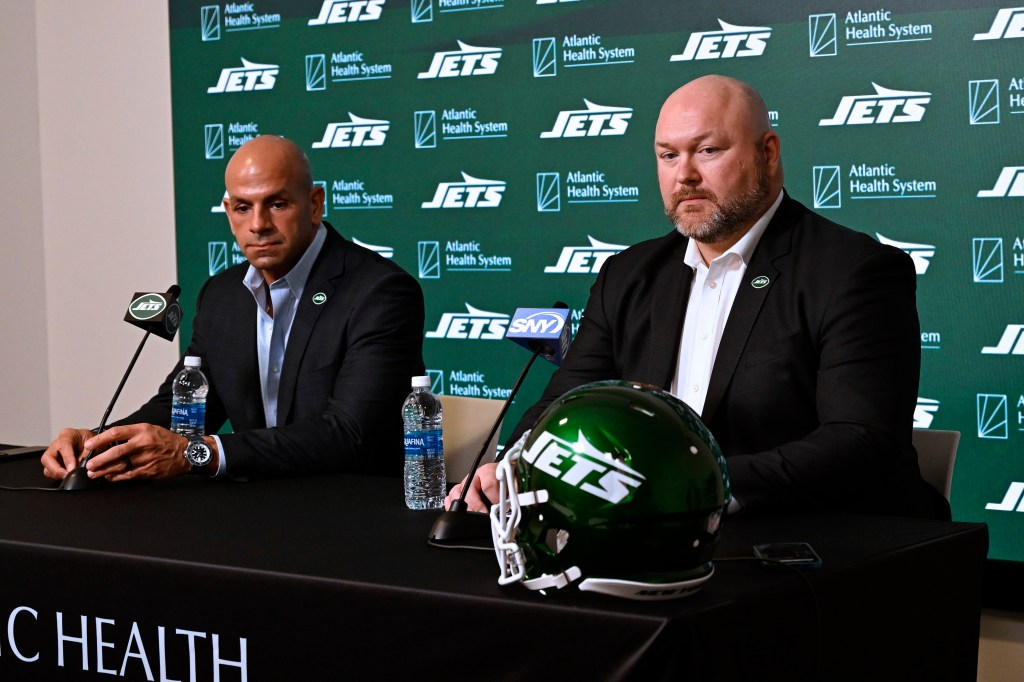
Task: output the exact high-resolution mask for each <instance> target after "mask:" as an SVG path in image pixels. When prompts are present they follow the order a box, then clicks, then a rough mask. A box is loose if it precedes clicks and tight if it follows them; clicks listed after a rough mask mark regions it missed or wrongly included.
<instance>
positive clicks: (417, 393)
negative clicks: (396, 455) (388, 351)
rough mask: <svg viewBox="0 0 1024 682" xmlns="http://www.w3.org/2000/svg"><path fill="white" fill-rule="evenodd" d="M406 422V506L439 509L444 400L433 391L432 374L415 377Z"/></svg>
mask: <svg viewBox="0 0 1024 682" xmlns="http://www.w3.org/2000/svg"><path fill="white" fill-rule="evenodd" d="M402 422H403V423H404V424H405V506H407V507H409V509H438V508H440V507H442V506H443V505H444V496H445V491H446V482H447V479H446V478H445V472H444V439H443V438H442V436H441V401H440V400H439V399H438V397H437V396H436V395H434V394H433V393H431V392H430V377H413V378H412V393H410V394H409V397H408V398H406V399H405V404H404V405H402Z"/></svg>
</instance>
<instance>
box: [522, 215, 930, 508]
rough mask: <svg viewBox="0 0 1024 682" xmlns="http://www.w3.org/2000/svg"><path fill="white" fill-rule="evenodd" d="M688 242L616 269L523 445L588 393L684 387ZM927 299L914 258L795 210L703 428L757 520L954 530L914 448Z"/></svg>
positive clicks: (631, 255)
mask: <svg viewBox="0 0 1024 682" xmlns="http://www.w3.org/2000/svg"><path fill="white" fill-rule="evenodd" d="M686 243H687V240H686V239H685V238H684V237H682V236H681V235H679V234H678V233H677V232H675V231H673V232H672V233H670V234H668V235H666V236H664V237H660V238H658V239H652V240H650V241H646V242H642V243H640V244H637V245H635V246H633V247H631V248H629V249H627V250H626V251H623V252H622V253H621V254H618V255H616V256H614V257H612V258H610V259H608V261H606V263H605V264H604V266H603V267H602V269H601V272H600V274H599V275H598V277H597V280H596V281H595V283H594V285H593V287H592V288H591V291H590V299H589V301H588V303H587V307H586V311H585V313H584V317H583V320H582V322H581V324H580V328H579V331H578V333H577V335H576V338H575V340H574V342H573V344H572V346H571V347H570V350H569V354H568V356H567V357H566V360H565V362H564V363H563V365H562V367H561V368H559V370H558V371H557V372H556V373H555V374H554V375H553V376H552V378H551V381H550V383H549V384H548V387H547V389H546V390H545V392H544V395H543V397H542V398H541V400H540V401H539V402H538V403H537V404H536V405H535V406H534V407H532V408H531V409H530V410H529V411H528V412H527V413H526V414H525V415H524V417H523V419H522V420H521V422H520V424H519V426H518V427H517V429H516V431H515V433H514V435H513V436H512V439H513V440H510V442H514V439H515V438H517V437H518V436H519V434H520V433H522V431H523V430H525V429H526V428H529V427H530V426H531V425H532V424H533V423H534V422H535V421H536V419H537V418H538V417H539V416H540V414H541V412H542V411H543V410H544V408H545V407H546V406H547V405H548V404H550V403H551V402H552V401H553V400H554V399H555V398H557V397H558V396H560V395H561V394H562V393H564V392H565V391H567V390H569V389H570V388H573V387H575V386H579V385H581V384H583V383H586V382H589V381H597V380H602V379H626V380H631V381H640V382H644V383H648V384H653V385H655V386H659V387H662V388H665V389H668V388H669V387H670V386H671V382H672V379H673V376H674V373H675V367H676V360H677V356H678V351H679V342H680V337H681V334H682V326H683V319H684V316H685V314H686V304H687V300H688V296H689V291H690V283H691V281H692V278H693V275H692V270H691V269H690V268H689V267H687V266H686V265H685V264H684V263H683V255H684V253H685V251H686ZM758 277H766V278H767V279H768V284H767V286H764V287H763V288H756V287H754V286H753V285H752V282H753V280H754V279H755V278H758ZM916 286H917V283H916V274H915V271H914V267H913V264H912V262H911V260H910V258H909V257H908V256H907V255H906V254H904V253H903V252H902V251H900V250H898V249H895V248H892V247H889V246H883V245H881V244H879V243H878V242H876V241H875V240H873V239H871V238H870V237H869V236H867V235H864V234H861V233H859V232H855V231H853V230H849V229H847V228H844V227H841V226H839V225H836V224H835V223H832V222H829V221H827V220H825V219H824V218H822V217H821V216H818V215H816V214H814V213H812V212H810V211H808V210H807V209H806V208H805V207H804V206H803V205H801V204H800V203H798V202H796V201H794V200H793V199H791V198H789V197H788V196H786V197H784V198H783V201H782V203H781V205H780V206H779V208H778V210H777V211H776V213H775V216H774V217H773V219H772V221H771V223H770V224H769V225H768V228H767V230H766V231H765V233H764V235H763V236H762V238H761V241H760V242H759V243H758V246H757V248H756V250H755V252H754V255H753V257H752V259H751V262H750V265H749V267H748V268H747V271H746V275H745V278H744V282H743V284H742V285H741V288H740V290H739V292H738V293H737V295H736V299H735V302H734V304H733V307H732V310H731V312H730V315H729V319H728V322H727V324H726V327H725V331H724V334H723V337H722V341H721V345H720V347H719V350H718V355H717V356H716V359H715V365H714V368H713V370H712V375H711V381H710V384H709V386H708V395H707V400H706V402H705V406H704V413H703V415H702V418H703V420H704V422H705V423H706V424H707V425H708V427H709V428H710V429H711V431H712V433H714V434H715V436H716V438H717V439H718V441H719V444H720V445H721V447H722V451H723V453H724V454H725V455H726V458H727V460H726V461H727V464H728V467H729V473H730V477H731V483H732V490H733V493H734V494H735V495H736V497H737V499H738V500H739V501H740V502H741V503H742V504H743V507H744V509H749V510H756V509H769V508H794V509H812V508H817V509H821V508H842V509H852V510H859V511H865V512H875V513H883V514H899V515H909V516H948V513H949V512H948V505H945V500H944V499H936V496H937V495H938V494H937V493H935V492H934V491H931V489H930V488H929V487H928V485H927V484H926V483H924V481H923V480H922V479H921V476H920V473H919V471H918V467H917V454H916V452H915V451H914V448H913V445H912V444H911V429H912V424H913V413H914V408H915V405H916V402H917V388H918V378H919V372H920V359H921V358H920V353H921V346H920V330H919V324H918V318H917V307H916V294H915V290H916ZM938 497H941V496H938ZM943 506H945V511H944V513H943V510H942V508H943ZM936 507H938V510H936Z"/></svg>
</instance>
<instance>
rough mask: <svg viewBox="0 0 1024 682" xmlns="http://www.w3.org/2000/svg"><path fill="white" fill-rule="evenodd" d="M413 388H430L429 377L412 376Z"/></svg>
mask: <svg viewBox="0 0 1024 682" xmlns="http://www.w3.org/2000/svg"><path fill="white" fill-rule="evenodd" d="M412 387H413V388H430V377H413V378H412Z"/></svg>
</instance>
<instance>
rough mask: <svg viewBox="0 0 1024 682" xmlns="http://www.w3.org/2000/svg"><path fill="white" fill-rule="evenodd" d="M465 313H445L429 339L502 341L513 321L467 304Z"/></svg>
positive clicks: (500, 314) (428, 336)
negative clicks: (509, 323) (509, 324)
mask: <svg viewBox="0 0 1024 682" xmlns="http://www.w3.org/2000/svg"><path fill="white" fill-rule="evenodd" d="M466 311H467V312H464V313H444V314H443V315H441V320H440V321H439V322H438V323H437V329H435V330H434V331H432V332H427V333H426V338H428V339H469V340H480V341H500V340H502V339H504V338H505V330H506V329H507V328H508V322H509V320H510V319H511V318H510V317H509V316H508V315H503V314H502V313H491V312H487V311H486V310H479V309H477V308H474V307H473V306H471V305H470V304H468V303H467V304H466Z"/></svg>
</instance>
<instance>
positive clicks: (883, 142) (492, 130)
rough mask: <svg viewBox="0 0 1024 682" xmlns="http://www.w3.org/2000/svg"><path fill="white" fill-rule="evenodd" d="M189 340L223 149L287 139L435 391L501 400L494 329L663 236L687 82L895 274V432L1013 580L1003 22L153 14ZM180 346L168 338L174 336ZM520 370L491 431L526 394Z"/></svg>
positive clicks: (514, 365)
mask: <svg viewBox="0 0 1024 682" xmlns="http://www.w3.org/2000/svg"><path fill="white" fill-rule="evenodd" d="M169 11H170V23H171V63H172V88H173V116H174V159H175V183H176V187H175V195H176V204H175V206H176V217H177V226H178V233H177V247H178V269H179V278H180V283H181V286H182V289H183V292H184V293H183V302H184V303H185V309H186V317H189V308H190V307H191V306H190V304H191V302H192V301H194V297H195V294H196V293H197V291H198V288H199V286H200V284H201V283H202V281H203V280H205V279H206V278H207V277H209V276H210V275H211V274H213V273H215V272H217V271H219V270H221V269H223V268H225V267H227V266H228V265H230V264H232V263H235V262H238V261H239V260H240V259H241V255H240V253H239V252H238V251H237V249H235V248H234V245H233V242H232V240H231V236H230V232H229V230H228V227H227V221H226V219H225V217H224V215H223V214H222V212H219V205H220V200H221V197H222V194H223V191H224V187H223V171H224V166H225V164H226V162H227V159H228V158H229V157H230V155H231V153H232V152H233V151H234V150H235V149H236V148H237V147H238V146H239V145H240V144H242V143H244V142H245V141H246V140H247V139H249V138H251V137H252V136H253V135H256V134H264V133H275V134H280V135H284V136H286V137H289V138H291V139H293V140H295V141H296V142H298V143H299V144H300V145H301V146H302V147H303V148H304V149H305V150H306V152H307V154H308V155H309V157H310V160H311V161H312V164H313V168H314V175H315V177H316V179H317V181H318V182H322V183H324V185H325V187H326V190H327V198H328V211H327V213H328V215H327V220H328V221H329V222H331V223H332V224H333V225H334V226H335V227H336V228H338V229H339V231H340V232H341V233H342V234H344V235H345V236H346V237H349V238H351V239H354V240H357V241H359V242H360V243H363V244H364V245H368V246H370V247H371V248H374V249H376V250H379V251H381V252H383V253H384V254H385V255H387V256H388V257H391V258H393V259H394V260H395V261H396V262H397V263H399V264H400V265H402V266H403V267H404V268H405V269H407V270H408V271H409V272H411V273H413V274H414V275H416V276H417V277H418V278H419V281H420V283H421V285H422V287H423V291H424V294H425V297H426V312H427V322H426V329H425V333H426V337H425V341H424V352H425V360H426V363H427V366H428V368H429V369H430V373H431V375H432V377H433V378H434V386H435V390H437V391H439V392H443V393H449V394H460V395H478V396H482V397H489V398H501V397H503V396H504V395H506V394H507V391H508V390H509V389H510V388H511V386H512V384H513V383H514V382H515V379H516V377H517V376H518V373H519V370H520V368H521V366H522V365H523V363H524V362H525V361H526V359H527V355H526V354H525V352H524V351H522V350H521V349H520V348H519V347H518V346H516V345H514V344H512V343H509V342H508V341H505V340H503V339H502V336H503V333H504V330H505V327H506V325H507V322H508V320H509V318H510V316H511V314H512V313H513V312H514V311H515V309H516V308H517V307H521V306H522V307H544V306H547V305H550V304H551V303H552V302H553V301H555V300H556V299H561V300H564V301H566V302H568V303H569V304H570V306H571V307H572V308H573V320H574V327H575V324H578V321H579V315H580V313H581V311H582V308H583V305H584V303H585V301H586V297H587V292H588V289H589V286H590V284H591V283H592V281H593V279H594V273H596V272H597V270H598V269H599V268H600V265H601V263H602V262H603V261H604V259H605V258H607V256H608V255H609V254H611V253H615V252H616V251H618V250H620V249H621V248H624V247H625V246H627V245H629V244H633V243H635V242H637V241H640V240H642V239H646V238H649V237H653V236H657V235H660V234H663V233H665V232H666V231H667V230H668V229H670V226H669V225H668V223H667V221H666V220H665V218H664V217H663V215H662V207H661V201H660V198H659V195H658V191H657V185H656V178H655V169H654V156H653V153H652V152H653V149H652V133H653V128H654V123H655V120H656V117H657V113H658V108H659V106H660V103H661V101H662V100H663V99H664V97H665V96H666V95H667V94H668V93H669V92H671V91H672V90H673V89H675V88H676V87H678V86H679V85H680V84H682V83H684V82H685V81H687V80H689V79H691V78H694V77H696V76H699V75H701V74H705V73H723V74H727V75H731V76H735V77H737V78H740V79H743V80H745V81H747V82H749V83H751V84H752V85H754V87H756V88H757V89H758V90H759V91H760V92H761V93H763V95H764V96H765V98H766V101H767V103H768V107H769V109H770V110H771V114H772V117H773V122H774V124H775V125H776V129H777V131H778V132H779V134H780V136H781V137H782V148H783V159H784V164H785V171H786V187H787V189H788V191H789V192H790V193H791V194H792V195H793V196H794V197H796V198H797V199H799V200H800V201H802V202H804V203H805V204H807V205H808V206H812V207H815V208H816V210H818V211H819V212H820V213H822V214H823V215H825V216H827V217H829V218H831V219H833V220H836V221H838V222H840V223H843V224H846V225H848V226H850V227H853V228H855V229H858V230H862V231H864V232H867V233H870V234H872V235H873V236H875V237H876V238H878V239H880V240H884V241H888V242H890V243H893V244H895V245H897V246H898V247H900V248H903V249H904V250H906V251H907V252H908V253H910V254H911V256H912V257H913V258H914V260H915V263H916V264H917V267H918V275H919V277H918V285H919V286H918V306H919V310H920V317H921V325H922V338H921V346H922V355H923V360H922V365H923V366H922V380H921V386H920V391H919V396H920V397H919V402H918V407H917V413H916V418H915V426H917V427H919V428H933V429H953V430H958V431H960V432H961V433H962V435H963V437H962V440H961V443H960V450H959V455H958V458H957V463H956V471H955V477H954V482H953V492H952V498H953V499H952V504H953V511H954V517H955V518H956V519H958V520H978V521H986V522H988V523H989V524H990V528H991V534H992V536H991V537H992V541H991V557H993V558H997V559H1008V560H1014V561H1022V560H1024V541H1022V540H1021V539H1020V538H1021V537H1022V533H1021V524H1022V519H1024V514H1021V515H1018V512H1020V511H1024V500H1022V499H1021V495H1022V492H1024V456H1022V454H1021V447H1020V445H1021V441H1022V439H1024V432H1022V431H1024V395H1022V394H1024V385H1022V380H1021V379H1022V377H1021V372H1020V367H1021V363H1022V356H1024V340H1022V339H1024V337H1022V334H1024V311H1022V310H1021V306H1020V303H1019V292H1020V290H1021V284H1022V281H1024V244H1022V241H1021V236H1020V232H1021V230H1020V226H1021V215H1022V214H1021V206H1022V201H1024V200H1022V197H1024V136H1022V134H1021V133H1022V130H1024V115H1022V114H1024V101H1022V99H1024V68H1022V67H1021V65H1022V63H1024V62H1022V59H1021V57H1022V56H1024V39H1022V38H1024V8H1016V9H1014V8H1012V7H1003V6H1001V5H998V4H989V3H967V2H942V1H939V0H935V1H933V2H924V1H921V2H888V3H885V5H884V7H883V6H881V5H877V4H856V3H830V2H817V3H813V2H788V3H750V2H738V1H734V0H730V1H721V2H688V1H685V0H647V1H644V2H640V1H633V2H629V1H624V0H619V1H615V0H561V1H556V0H414V1H413V2H409V1H408V0H405V1H401V0H352V1H348V0H340V1H339V0H333V1H332V0H327V1H326V2H324V1H323V0H288V1H285V0H277V1H269V0H267V1H263V0H261V1H258V2H244V3H228V4H215V5H207V4H204V3H203V2H190V1H185V0H171V2H169ZM188 336H189V327H188V325H187V324H186V325H185V328H184V329H183V330H182V339H187V338H188ZM551 369H552V368H551V367H550V366H547V367H541V366H538V367H536V368H535V371H534V372H533V374H532V376H531V377H530V378H529V379H528V380H527V383H526V384H525V386H524V388H523V390H522V393H521V396H522V397H521V398H520V399H519V400H518V401H517V404H516V405H515V406H514V407H513V409H512V411H511V412H510V414H509V415H508V417H507V418H506V431H505V432H506V433H507V432H508V429H509V428H510V427H511V426H512V425H513V424H514V423H515V422H516V421H517V420H518V418H519V415H520V414H521V413H522V411H523V409H525V407H526V406H528V405H529V404H530V403H531V402H532V401H533V400H534V399H535V398H536V397H537V396H538V394H539V393H540V391H541V389H542V388H543V386H544V384H545V383H546V381H547V377H548V376H549V375H550V372H551Z"/></svg>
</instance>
